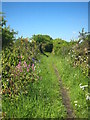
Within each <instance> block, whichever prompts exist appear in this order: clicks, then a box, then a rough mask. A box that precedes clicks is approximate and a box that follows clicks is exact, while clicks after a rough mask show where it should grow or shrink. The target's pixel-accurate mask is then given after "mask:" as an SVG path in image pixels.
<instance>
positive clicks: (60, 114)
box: [2, 56, 66, 118]
mask: <svg viewBox="0 0 90 120" xmlns="http://www.w3.org/2000/svg"><path fill="white" fill-rule="evenodd" d="M37 71H41V72H40V76H41V77H42V79H40V80H39V81H37V82H35V83H33V84H30V85H28V94H27V96H22V95H21V97H19V98H17V100H13V101H11V100H6V101H3V105H2V106H3V112H5V111H6V112H7V113H6V117H9V118H11V117H17V118H65V117H66V109H65V107H64V105H63V104H62V98H61V96H60V88H59V81H58V79H57V77H56V75H55V72H54V69H53V65H52V62H51V60H50V58H47V57H46V56H41V62H40V67H39V68H38V69H37Z"/></svg>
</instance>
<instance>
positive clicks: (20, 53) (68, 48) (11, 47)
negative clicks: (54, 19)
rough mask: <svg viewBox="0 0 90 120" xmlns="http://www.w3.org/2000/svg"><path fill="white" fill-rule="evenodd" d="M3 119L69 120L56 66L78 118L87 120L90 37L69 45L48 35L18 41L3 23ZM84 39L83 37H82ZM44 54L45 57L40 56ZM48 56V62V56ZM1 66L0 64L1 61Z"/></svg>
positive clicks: (4, 22)
mask: <svg viewBox="0 0 90 120" xmlns="http://www.w3.org/2000/svg"><path fill="white" fill-rule="evenodd" d="M0 24H1V25H2V43H3V44H2V58H1V60H2V70H1V69H0V74H1V71H2V76H1V77H2V91H1V93H2V113H3V114H2V116H3V117H5V118H15V117H16V118H67V113H66V107H65V106H64V105H63V101H62V97H61V93H60V87H59V81H58V78H57V76H56V74H55V71H54V68H53V65H56V67H57V69H58V71H59V74H60V77H61V79H62V82H63V85H64V87H66V88H67V90H68V94H69V97H70V100H71V105H72V107H73V109H74V112H75V117H76V118H87V117H88V103H89V101H90V93H89V92H88V80H89V78H90V76H89V69H90V67H89V59H88V58H89V54H88V53H89V42H90V35H88V34H86V33H85V35H84V31H83V30H82V33H83V34H81V33H80V36H81V38H82V42H80V41H81V38H80V39H79V41H71V42H66V41H65V40H62V39H59V38H58V39H54V40H53V39H52V38H51V37H50V36H48V35H33V36H32V38H30V41H29V40H28V39H27V38H22V37H21V38H18V39H16V38H15V36H14V35H15V34H16V32H14V30H10V27H6V20H5V19H4V17H3V19H2V22H1V23H0ZM83 36H84V37H83ZM41 53H43V54H42V55H41ZM45 55H47V56H49V57H48V58H47V57H46V56H45ZM0 64H1V61H0Z"/></svg>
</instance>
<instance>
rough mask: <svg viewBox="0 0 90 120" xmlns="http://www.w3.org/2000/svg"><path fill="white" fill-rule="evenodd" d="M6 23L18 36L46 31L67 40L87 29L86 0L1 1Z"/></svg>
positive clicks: (54, 36)
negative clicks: (73, 0) (52, 0)
mask: <svg viewBox="0 0 90 120" xmlns="http://www.w3.org/2000/svg"><path fill="white" fill-rule="evenodd" d="M2 11H3V12H4V13H5V16H6V19H7V21H8V22H7V25H10V27H11V28H13V29H15V31H18V36H19V37H20V36H23V37H32V35H34V34H47V35H50V36H51V37H52V38H54V39H55V38H62V39H65V40H67V41H70V39H72V38H74V39H75V38H76V37H77V36H78V32H79V31H81V29H82V28H83V27H84V28H85V31H88V2H42V3H41V2H12V3H11V2H3V3H2Z"/></svg>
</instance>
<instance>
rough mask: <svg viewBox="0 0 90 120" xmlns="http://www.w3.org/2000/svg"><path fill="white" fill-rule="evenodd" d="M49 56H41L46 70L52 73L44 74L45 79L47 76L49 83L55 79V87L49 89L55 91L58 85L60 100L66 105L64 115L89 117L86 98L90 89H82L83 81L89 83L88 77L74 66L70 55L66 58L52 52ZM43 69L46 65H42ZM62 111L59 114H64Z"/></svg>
mask: <svg viewBox="0 0 90 120" xmlns="http://www.w3.org/2000/svg"><path fill="white" fill-rule="evenodd" d="M48 56H49V57H46V56H42V57H41V61H42V60H43V63H42V64H43V66H46V68H45V69H46V71H47V70H48V71H49V73H50V74H49V76H48V74H44V75H43V79H44V78H45V77H47V78H46V81H48V85H50V84H52V79H53V84H54V87H53V88H50V87H49V88H50V89H49V90H54V91H55V85H56V87H57V88H56V90H57V91H59V92H58V94H59V96H60V98H61V99H60V101H59V102H62V103H61V104H62V105H64V107H63V109H64V110H63V111H62V112H63V113H64V116H63V117H64V118H88V104H87V100H86V94H87V91H88V89H87V88H85V90H82V89H81V88H80V84H81V83H82V84H83V85H87V84H88V78H87V77H85V76H84V75H83V73H82V70H81V68H79V67H76V68H74V67H73V66H72V65H71V63H70V60H71V59H70V58H69V57H68V56H66V57H65V58H64V57H63V56H61V57H60V56H55V55H52V54H48ZM41 70H44V67H42V68H41ZM41 76H42V72H41ZM47 89H48V87H47ZM54 93H55V92H54ZM56 99H57V97H56V96H54V100H56ZM54 104H55V103H54ZM60 107H61V106H60V105H59V106H58V108H60ZM56 108H57V106H56ZM65 111H66V112H65ZM57 112H58V111H57ZM62 112H61V113H60V111H59V113H58V114H59V115H60V114H63V113H62Z"/></svg>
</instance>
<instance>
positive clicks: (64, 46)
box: [53, 39, 72, 56]
mask: <svg viewBox="0 0 90 120" xmlns="http://www.w3.org/2000/svg"><path fill="white" fill-rule="evenodd" d="M71 44H72V43H68V42H66V41H64V40H62V39H55V40H53V46H54V47H53V54H56V55H61V56H65V55H67V54H68V52H69V50H70V49H71Z"/></svg>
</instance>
